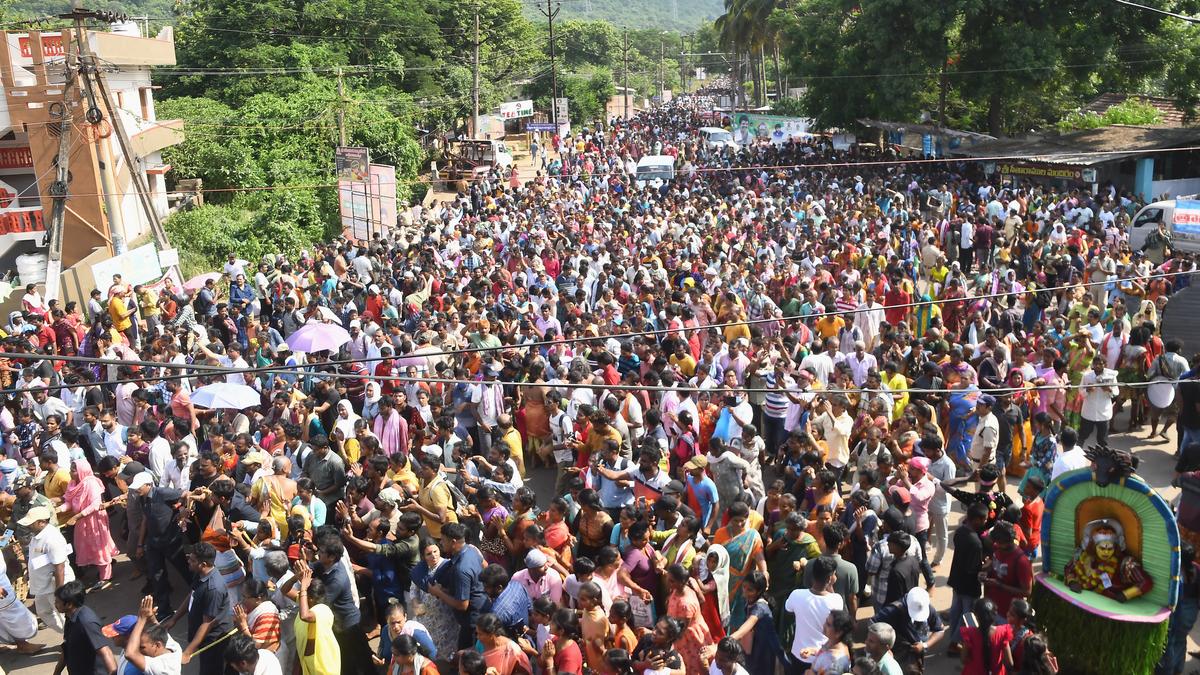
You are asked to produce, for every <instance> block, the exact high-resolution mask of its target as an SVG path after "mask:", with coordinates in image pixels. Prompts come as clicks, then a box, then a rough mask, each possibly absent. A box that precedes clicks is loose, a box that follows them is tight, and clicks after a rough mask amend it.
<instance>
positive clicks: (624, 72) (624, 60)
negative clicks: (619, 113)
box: [621, 28, 629, 119]
mask: <svg viewBox="0 0 1200 675" xmlns="http://www.w3.org/2000/svg"><path fill="white" fill-rule="evenodd" d="M621 77H622V78H623V83H622V87H623V88H624V89H625V91H624V92H622V96H621V98H622V99H623V101H624V103H625V119H629V29H628V28H626V29H625V42H624V44H622V45H621Z"/></svg>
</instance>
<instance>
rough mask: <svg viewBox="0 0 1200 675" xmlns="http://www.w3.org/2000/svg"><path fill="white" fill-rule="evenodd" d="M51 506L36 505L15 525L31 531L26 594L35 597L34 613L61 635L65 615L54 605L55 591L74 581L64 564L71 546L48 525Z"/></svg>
mask: <svg viewBox="0 0 1200 675" xmlns="http://www.w3.org/2000/svg"><path fill="white" fill-rule="evenodd" d="M51 516H53V514H52V513H50V509H48V508H46V507H44V506H35V507H33V508H32V509H29V512H28V513H26V514H25V517H24V518H22V519H20V520H18V521H17V524H18V525H20V526H22V527H28V528H29V531H30V532H32V533H33V538H32V539H31V540H30V542H29V559H28V560H29V594H30V595H32V596H34V600H33V606H34V610H35V611H36V612H37V616H38V618H39V619H41V620H42V622H43V623H45V624H46V627H47V628H49V629H50V630H53V631H56V632H58V634H60V635H61V634H62V632H63V625H64V624H65V621H66V619H65V617H64V616H63V615H62V613H61V612H59V611H58V610H57V609H56V608H55V606H54V590H55V589H57V588H59V587H60V586H62V585H63V584H65V583H67V582H68V581H74V580H75V572H74V571H72V570H71V566H70V565H69V564H67V556H69V555H70V554H71V546H70V545H69V544H68V543H67V540H66V539H65V538H64V537H63V535H62V532H60V531H59V529H58V527H57V526H56V525H51V524H50V518H51Z"/></svg>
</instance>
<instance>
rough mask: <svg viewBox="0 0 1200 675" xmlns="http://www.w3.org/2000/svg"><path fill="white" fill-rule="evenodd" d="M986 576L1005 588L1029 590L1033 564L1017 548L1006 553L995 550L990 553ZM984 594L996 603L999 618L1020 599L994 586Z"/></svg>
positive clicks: (988, 588) (989, 587)
mask: <svg viewBox="0 0 1200 675" xmlns="http://www.w3.org/2000/svg"><path fill="white" fill-rule="evenodd" d="M988 576H990V577H993V578H995V579H996V580H997V581H999V582H1000V583H1002V584H1004V585H1006V586H1017V587H1019V588H1029V587H1030V585H1031V583H1032V582H1033V564H1032V563H1030V562H1029V558H1028V557H1026V555H1025V552H1024V551H1022V550H1021V549H1020V548H1018V547H1015V546H1014V547H1013V549H1012V550H1011V551H1008V552H1005V551H1001V550H1000V549H996V550H994V551H993V552H992V569H991V570H989V572H988ZM984 594H985V595H986V596H987V597H989V598H991V600H992V602H994V603H996V613H997V614H999V615H1000V616H1006V615H1007V614H1008V608H1009V606H1010V605H1012V601H1013V600H1014V599H1015V598H1017V597H1020V596H1017V595H1014V594H1012V593H1009V592H1008V591H1006V590H1004V589H1001V588H997V587H995V586H988V587H987V589H986V590H985V591H984Z"/></svg>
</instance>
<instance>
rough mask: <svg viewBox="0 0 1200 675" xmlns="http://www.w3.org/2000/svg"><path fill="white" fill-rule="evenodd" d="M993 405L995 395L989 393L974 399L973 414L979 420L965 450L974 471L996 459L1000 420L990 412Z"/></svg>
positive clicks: (994, 403) (994, 404)
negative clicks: (967, 448)
mask: <svg viewBox="0 0 1200 675" xmlns="http://www.w3.org/2000/svg"><path fill="white" fill-rule="evenodd" d="M995 406H996V397H995V396H992V395H991V394H980V395H979V400H977V401H975V416H976V417H978V418H979V421H978V422H977V423H976V425H975V435H974V437H972V439H971V449H970V450H969V451H968V452H967V456H968V458H969V459H970V460H971V465H972V468H973V469H974V470H975V471H979V469H981V468H983V466H984V465H987V464H991V463H993V462H995V461H996V446H997V445H998V444H999V442H1000V421H999V420H997V419H996V416H995V415H993V414H992V408H994V407H995Z"/></svg>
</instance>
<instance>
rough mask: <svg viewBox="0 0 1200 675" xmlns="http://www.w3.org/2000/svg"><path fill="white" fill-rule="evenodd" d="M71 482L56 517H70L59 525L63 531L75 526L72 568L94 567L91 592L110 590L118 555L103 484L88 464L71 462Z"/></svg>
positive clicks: (80, 460) (85, 461)
mask: <svg viewBox="0 0 1200 675" xmlns="http://www.w3.org/2000/svg"><path fill="white" fill-rule="evenodd" d="M70 473H71V482H70V484H68V485H67V492H66V494H64V495H63V503H62V506H59V507H58V511H59V513H68V512H69V513H73V514H74V515H72V516H71V517H70V518H69V519H67V520H66V521H65V522H62V527H63V528H67V527H70V526H71V525H74V526H75V530H74V537H73V544H74V547H75V564H76V565H78V566H79V567H87V566H95V567H96V568H97V569H98V570H99V574H100V580H99V581H97V582H96V584H95V585H94V586H92V588H91V589H90V590H93V591H96V590H103V589H105V588H109V587H110V586H112V581H111V580H112V561H113V557H114V556H116V555H117V553H118V551H117V545H116V544H115V543H113V540H112V535H111V533H110V532H109V528H108V512H107V511H105V509H106V508H108V507H109V506H110V505H111V504H109V503H107V502H105V501H104V483H103V482H101V480H100V479H99V478H97V477H96V475H95V474H94V473H92V465H91V464H88V463H87V460H83V459H77V460H75V461H73V462H71V471H70Z"/></svg>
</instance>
